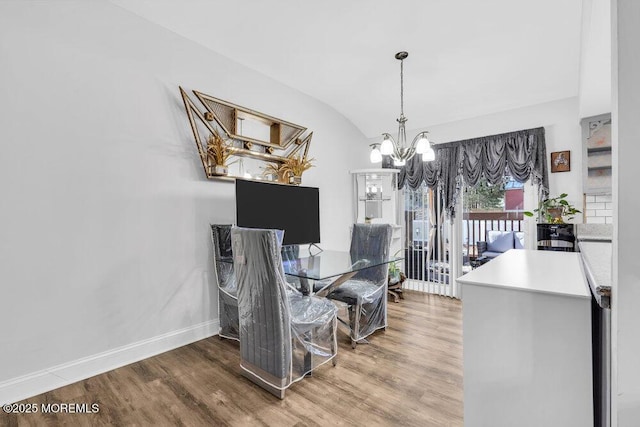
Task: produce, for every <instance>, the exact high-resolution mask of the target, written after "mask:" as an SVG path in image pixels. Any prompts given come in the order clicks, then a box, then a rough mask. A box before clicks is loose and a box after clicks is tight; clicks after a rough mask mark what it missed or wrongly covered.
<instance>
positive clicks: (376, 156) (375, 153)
mask: <svg viewBox="0 0 640 427" xmlns="http://www.w3.org/2000/svg"><path fill="white" fill-rule="evenodd" d="M369 160H371V163H380V162H381V161H382V153H381V152H380V150H379V149H378V147H375V148H374V149H373V150H371V154H369Z"/></svg>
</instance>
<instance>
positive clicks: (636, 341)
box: [612, 0, 640, 427]
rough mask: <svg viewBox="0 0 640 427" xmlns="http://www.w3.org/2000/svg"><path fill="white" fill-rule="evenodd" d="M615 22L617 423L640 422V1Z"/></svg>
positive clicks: (625, 2) (621, 4)
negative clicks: (639, 143) (639, 52)
mask: <svg viewBox="0 0 640 427" xmlns="http://www.w3.org/2000/svg"><path fill="white" fill-rule="evenodd" d="M612 17H613V49H612V52H613V61H612V63H613V111H612V122H613V126H612V129H613V206H614V212H613V214H614V216H613V234H614V238H613V293H612V295H613V297H612V300H613V301H612V341H613V343H612V345H613V416H614V419H613V423H612V425H614V426H620V427H631V426H637V425H638V422H639V421H638V420H640V363H638V362H639V361H640V310H639V309H638V307H640V269H638V256H637V254H638V242H640V227H638V212H640V198H639V197H638V182H640V168H638V159H639V158H640V146H639V145H638V141H640V127H639V126H638V118H639V117H640V82H639V80H638V76H640V57H639V56H638V40H640V26H639V25H638V24H639V23H640V2H638V1H637V0H617V1H616V0H614V1H613V8H612Z"/></svg>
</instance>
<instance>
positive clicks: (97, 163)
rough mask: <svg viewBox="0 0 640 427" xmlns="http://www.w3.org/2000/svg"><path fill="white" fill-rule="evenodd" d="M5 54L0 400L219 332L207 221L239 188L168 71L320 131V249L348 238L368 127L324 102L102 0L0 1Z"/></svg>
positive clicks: (229, 212)
mask: <svg viewBox="0 0 640 427" xmlns="http://www.w3.org/2000/svg"><path fill="white" fill-rule="evenodd" d="M212 22H213V25H214V24H215V19H214V20H213V21H212ZM0 60H1V62H2V65H1V66H0V150H1V153H0V186H1V191H0V194H1V195H2V202H1V206H2V208H1V209H0V223H1V224H2V229H1V230H2V231H1V232H0V233H1V236H0V286H1V287H2V296H1V297H0V325H2V326H3V327H2V328H1V330H0V348H1V350H0V402H4V401H13V400H15V399H17V398H23V397H27V396H29V395H31V394H34V393H35V392H41V391H43V390H44V389H47V387H49V388H50V386H51V384H52V383H47V381H46V378H40V377H43V376H46V374H47V372H46V370H48V369H50V368H51V367H55V366H57V365H60V364H69V363H70V364H71V365H73V364H74V363H75V362H76V361H78V360H79V359H81V358H85V357H91V356H95V355H100V354H102V353H103V352H114V351H115V352H116V353H117V351H118V349H121V347H122V346H127V345H131V344H134V343H141V342H145V340H153V339H154V338H155V337H159V336H162V335H163V334H165V335H166V334H169V335H171V334H173V333H174V332H176V331H178V332H176V333H178V334H179V333H181V332H180V331H185V330H189V331H191V332H193V331H194V330H197V331H196V332H198V333H196V334H195V335H194V334H192V335H190V336H203V335H205V336H206V335H209V334H211V333H214V332H217V329H216V324H217V323H216V322H217V293H216V288H215V282H214V280H213V269H212V265H211V264H212V263H211V255H212V254H211V243H210V238H209V234H208V232H209V230H208V225H209V223H228V222H232V221H233V219H234V215H235V213H234V200H233V184H231V183H225V182H215V181H207V180H206V179H205V178H204V176H203V175H204V174H203V170H202V167H201V165H200V160H199V158H198V156H197V152H196V149H195V145H194V143H193V140H192V136H191V133H190V129H189V126H188V122H187V118H186V115H185V112H184V108H183V105H182V100H181V98H180V95H179V91H178V85H183V86H184V87H185V88H187V89H197V90H201V91H203V92H205V93H209V94H211V95H213V96H216V97H220V98H222V99H226V100H229V101H232V102H234V103H237V104H240V105H243V106H246V107H249V108H252V109H255V110H257V111H263V112H265V113H267V114H270V115H273V116H276V117H282V118H283V119H286V120H288V121H291V122H294V123H299V124H302V125H304V126H307V127H308V128H309V129H310V130H313V131H314V137H313V141H312V145H311V152H310V155H311V156H312V157H314V158H315V159H316V165H317V167H316V168H314V169H312V170H310V171H309V172H307V173H306V174H305V176H304V184H305V185H310V186H319V187H320V195H321V209H322V210H321V227H322V232H321V233H322V235H321V238H322V243H323V247H325V248H334V249H336V248H342V249H343V248H346V247H347V246H348V241H349V234H348V225H349V223H350V222H351V221H352V215H353V212H352V201H351V200H352V199H351V189H352V186H351V181H350V176H349V174H348V170H349V169H351V167H350V164H349V162H350V160H351V159H353V158H355V156H356V153H359V151H360V150H361V149H362V148H361V147H362V146H366V139H365V138H364V136H363V135H362V134H361V133H360V132H359V131H357V130H356V128H355V127H354V126H353V125H352V124H351V123H350V122H348V121H347V120H346V119H345V118H344V117H342V116H340V115H339V114H337V113H336V112H335V111H334V110H333V109H331V108H329V107H328V106H327V105H325V104H322V103H320V102H318V101H316V100H314V99H312V98H310V97H308V96H306V95H303V94H301V93H300V92H297V91H295V90H293V89H291V88H289V87H287V86H284V85H282V84H279V83H277V82H275V81H273V80H271V79H269V78H267V77H265V76H263V75H261V74H259V73H257V72H255V71H253V70H250V69H247V68H245V67H242V66H240V65H238V64H236V63H235V62H233V61H231V60H230V59H228V58H225V57H222V56H220V55H217V54H215V53H213V52H211V51H208V50H206V49H205V48H203V47H201V46H200V45H198V44H196V43H193V42H191V41H187V40H185V39H183V38H181V37H179V36H177V35H175V34H174V33H172V32H170V31H167V30H165V29H163V28H161V27H159V26H157V25H155V24H151V23H149V22H147V21H145V20H143V19H142V18H140V17H138V16H136V15H134V14H132V13H130V12H127V11H125V10H123V9H121V8H119V7H117V6H114V5H112V4H110V3H107V2H83V1H65V2H2V3H0ZM291 66H295V64H291ZM303 214H304V212H303V211H302V212H301V215H303ZM187 335H188V334H187ZM194 339H195V338H194ZM187 340H188V339H187ZM183 341H184V340H183ZM176 342H177V341H176ZM174 344H175V342H174ZM143 347H144V345H143ZM160 347H162V346H160ZM165 349H166V348H156V349H155V350H154V351H163V350H165ZM144 351H146V350H144V349H142V350H141V351H140V352H139V353H136V354H137V355H134V356H131V357H134V358H135V357H142V356H144V354H143V353H144ZM148 352H149V351H147V353H148ZM134 353H135V352H134ZM121 359H122V358H121ZM130 361H131V360H127V358H126V357H125V358H124V359H122V360H120V361H119V362H117V363H115V364H116V365H117V364H123V363H128V362H130ZM80 364H82V362H80ZM85 367H86V366H85ZM111 367H113V366H112V365H108V364H107V363H100V358H98V359H97V362H96V361H93V365H92V367H91V368H90V369H89V370H87V371H86V372H85V373H84V374H83V375H84V376H85V377H86V376H91V375H94V374H96V373H97V372H99V371H101V370H106V369H109V368H111ZM24 375H31V377H29V378H27V379H30V380H33V379H34V376H35V377H38V378H40V380H42V381H40V382H39V385H38V386H37V387H31V388H30V387H26V386H24V385H25V384H24V383H25V381H22V379H20V378H18V379H17V380H16V378H17V377H20V376H24ZM83 375H80V376H83ZM38 378H36V379H38ZM23 379H24V378H23ZM62 379H63V380H65V378H62ZM75 379H79V378H77V373H76V378H75ZM9 380H12V381H9ZM13 380H15V381H13ZM66 380H68V381H70V379H69V378H67V379H66ZM27 382H28V381H27ZM36 382H37V381H36ZM58 385H60V384H58ZM23 386H24V387H23ZM18 389H19V391H16V390H18ZM3 391H4V394H3Z"/></svg>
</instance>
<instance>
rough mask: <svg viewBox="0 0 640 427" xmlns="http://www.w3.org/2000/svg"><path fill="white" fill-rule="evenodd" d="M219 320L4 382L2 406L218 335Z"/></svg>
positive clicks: (0, 394) (0, 386)
mask: <svg viewBox="0 0 640 427" xmlns="http://www.w3.org/2000/svg"><path fill="white" fill-rule="evenodd" d="M219 330H220V322H219V321H218V319H216V320H211V321H208V322H204V323H200V324H198V325H194V326H190V327H188V328H184V329H180V330H177V331H173V332H168V333H166V334H162V335H158V336H156V337H153V338H149V339H146V340H143V341H139V342H136V343H133V344H129V345H125V346H123V347H118V348H115V349H113V350H108V351H105V352H103V353H98V354H95V355H93V356H89V357H84V358H82V359H78V360H74V361H72V362H67V363H63V364H62V365H58V366H54V367H51V368H49V369H43V370H41V371H37V372H33V373H31V374H27V375H23V376H21V377H17V378H13V379H10V380H7V381H3V382H0V405H3V404H5V403H14V402H17V401H20V400H23V399H27V398H29V397H33V396H37V395H38V394H41V393H45V392H47V391H51V390H54V389H56V388H60V387H63V386H65V385H69V384H72V383H75V382H78V381H81V380H84V379H87V378H90V377H93V376H95V375H98V374H102V373H104V372H108V371H111V370H113V369H116V368H120V367H122V366H125V365H129V364H131V363H134V362H138V361H140V360H143V359H147V358H149V357H152V356H155V355H157V354H160V353H164V352H166V351H169V350H173V349H175V348H178V347H182V346H184V345H187V344H191V343H193V342H196V341H199V340H201V339H204V338H209V337H211V336H213V335H217V334H218V331H219Z"/></svg>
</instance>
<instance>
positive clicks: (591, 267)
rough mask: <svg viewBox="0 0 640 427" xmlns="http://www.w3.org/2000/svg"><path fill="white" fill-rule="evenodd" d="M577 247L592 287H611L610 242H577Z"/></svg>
mask: <svg viewBox="0 0 640 427" xmlns="http://www.w3.org/2000/svg"><path fill="white" fill-rule="evenodd" d="M578 246H579V247H580V252H581V253H582V258H583V259H584V262H585V264H586V273H587V275H588V276H589V277H590V279H591V280H592V281H593V285H594V287H602V286H606V287H611V264H612V261H611V242H610V241H609V242H607V241H596V240H593V241H585V242H579V243H578Z"/></svg>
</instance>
